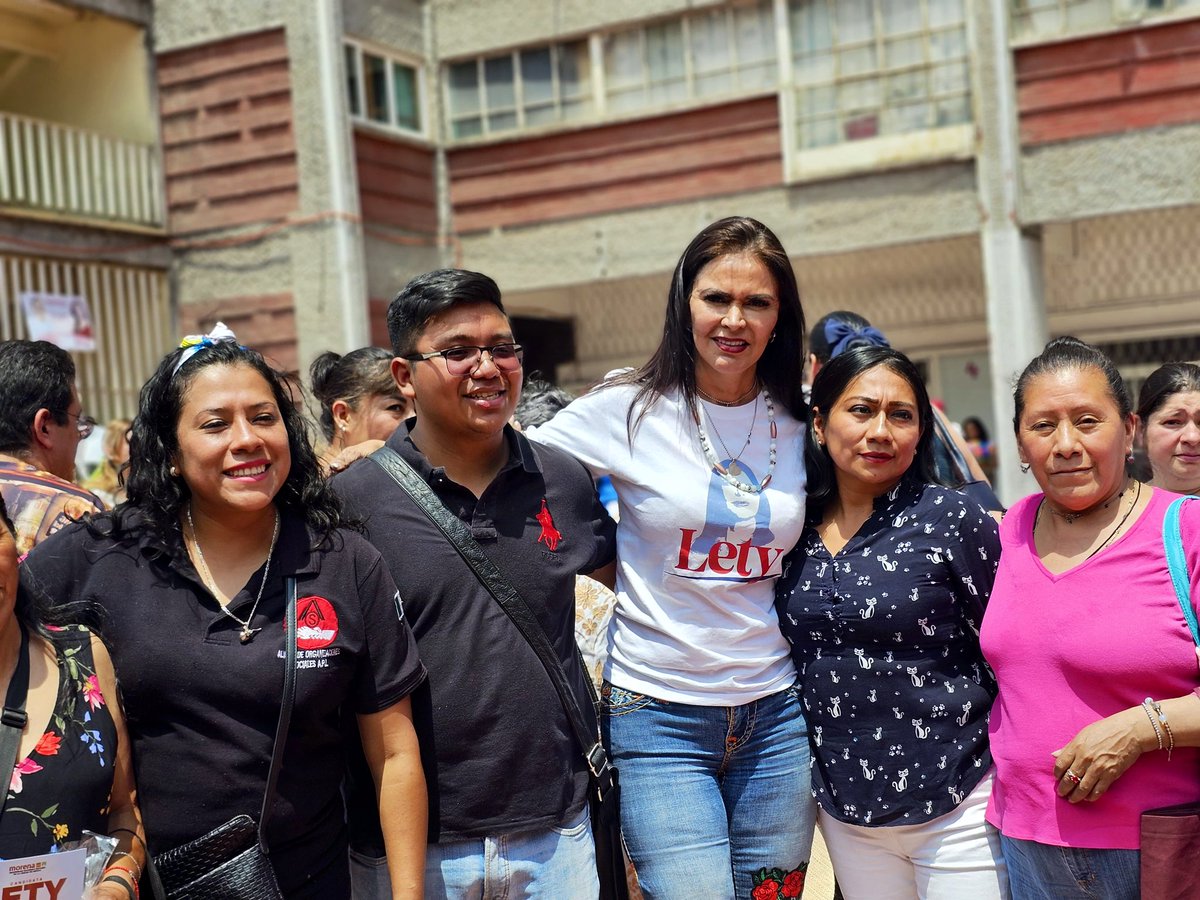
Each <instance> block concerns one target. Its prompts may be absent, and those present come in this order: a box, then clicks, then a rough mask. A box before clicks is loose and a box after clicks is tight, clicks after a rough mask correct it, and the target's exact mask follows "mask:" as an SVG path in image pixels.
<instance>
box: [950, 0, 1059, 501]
mask: <svg viewBox="0 0 1200 900" xmlns="http://www.w3.org/2000/svg"><path fill="white" fill-rule="evenodd" d="M970 6H971V4H968V7H970ZM974 7H975V15H974V16H973V23H974V25H975V32H974V36H973V37H974V46H975V52H974V53H973V54H972V58H973V60H974V63H973V65H974V72H973V75H974V84H975V115H976V123H977V125H978V134H979V143H978V146H977V148H976V156H975V165H976V179H975V181H976V185H977V190H978V193H979V207H980V211H981V213H982V224H981V228H980V242H981V244H982V255H983V274H984V289H985V291H986V292H987V323H988V357H989V361H990V363H991V370H992V390H991V393H992V409H993V412H994V414H995V418H994V421H995V422H996V434H995V435H994V438H995V444H996V447H997V451H998V460H999V464H998V467H997V470H996V492H997V494H999V496H1000V499H1001V500H1002V501H1004V502H1005V503H1012V502H1013V501H1015V500H1017V499H1019V498H1020V497H1022V496H1024V495H1025V494H1028V493H1031V492H1032V491H1034V490H1036V488H1037V485H1036V484H1035V483H1034V481H1033V478H1032V477H1031V476H1029V475H1024V474H1022V473H1021V470H1020V459H1019V458H1018V456H1017V446H1016V441H1015V439H1014V436H1013V429H1012V418H1013V400H1012V389H1013V385H1014V383H1015V382H1016V378H1017V376H1018V375H1019V374H1020V373H1021V370H1022V369H1024V368H1025V366H1026V364H1027V363H1028V362H1029V361H1030V360H1031V359H1033V358H1034V357H1035V356H1037V355H1038V353H1040V352H1041V349H1042V347H1043V346H1044V345H1045V343H1046V339H1047V329H1046V308H1045V302H1044V298H1043V294H1042V279H1041V271H1042V253H1041V239H1040V236H1039V235H1038V234H1036V233H1034V232H1030V231H1027V230H1025V229H1022V228H1021V222H1020V215H1019V210H1020V181H1021V147H1020V142H1019V139H1018V134H1017V103H1016V86H1015V81H1014V76H1013V61H1012V53H1011V52H1010V50H1009V45H1008V7H1009V4H1008V3H1007V2H1006V0H978V2H977V3H975V4H974Z"/></svg>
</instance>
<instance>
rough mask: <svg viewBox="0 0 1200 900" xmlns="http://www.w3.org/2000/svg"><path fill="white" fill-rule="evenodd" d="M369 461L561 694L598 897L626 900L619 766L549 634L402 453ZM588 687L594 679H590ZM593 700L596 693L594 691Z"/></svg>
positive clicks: (387, 452) (384, 453)
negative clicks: (584, 778) (583, 777)
mask: <svg viewBox="0 0 1200 900" xmlns="http://www.w3.org/2000/svg"><path fill="white" fill-rule="evenodd" d="M371 459H372V460H373V461H374V462H375V463H376V464H377V465H378V466H379V467H380V468H381V469H383V470H384V471H385V472H387V474H388V475H390V476H391V477H392V479H393V480H394V481H395V482H396V484H398V485H399V486H400V488H401V490H403V491H404V492H405V493H406V494H407V495H408V496H409V497H411V498H412V500H413V501H414V502H416V504H417V505H418V506H419V507H421V510H422V511H423V512H424V513H425V515H426V516H428V517H429V520H430V521H431V522H433V524H434V525H436V526H437V528H438V530H439V531H441V533H442V534H443V535H444V536H445V538H446V540H447V541H449V542H450V544H451V545H452V546H453V547H454V549H455V550H457V551H458V554H459V555H460V556H461V557H462V558H463V561H464V562H465V563H466V564H467V566H468V567H470V569H471V571H472V572H473V573H474V574H475V577H476V578H478V579H479V582H480V584H482V585H483V586H484V588H486V589H487V591H488V593H489V594H491V595H492V597H493V598H495V600H496V602H497V603H499V604H500V607H501V608H502V609H503V610H504V612H505V613H506V614H507V615H508V617H509V619H511V620H512V622H513V624H514V625H516V626H517V630H518V631H520V632H521V635H522V636H523V637H524V638H525V640H526V641H527V642H528V643H529V646H530V647H532V648H533V651H534V653H536V654H537V656H538V659H539V660H540V661H541V663H542V666H543V667H544V668H545V670H546V674H548V675H549V676H550V681H551V683H552V684H553V685H554V689H555V690H556V691H557V692H558V698H559V700H560V701H561V702H562V705H563V709H564V710H566V713H567V720H568V721H569V722H570V723H571V730H572V731H573V732H574V733H575V740H576V741H577V742H578V744H579V747H580V749H581V751H582V753H583V758H584V760H585V762H586V763H587V768H588V772H589V773H591V779H590V788H591V789H590V790H589V791H588V798H589V800H588V803H589V812H590V814H591V824H592V839H593V841H594V842H595V844H596V871H597V874H598V876H599V879H600V900H628V898H629V885H628V882H627V881H626V876H625V846H624V843H623V841H622V839H621V789H620V783H619V781H618V774H617V770H616V767H615V766H613V765H612V763H610V762H609V759H608V751H606V750H605V749H604V745H603V744H602V743H601V742H600V733H599V730H598V729H597V730H596V731H594V732H591V731H589V729H588V726H587V720H586V719H585V718H584V716H583V711H582V710H581V709H580V708H579V704H578V702H577V701H576V699H575V694H574V692H573V691H572V690H571V686H570V684H569V683H568V681H567V673H566V672H565V671H563V667H562V663H561V662H560V661H559V659H558V655H557V654H556V653H555V652H554V647H553V645H551V643H550V639H549V638H548V637H547V636H546V632H545V631H544V630H543V628H542V626H541V625H540V624H539V623H538V620H537V617H535V616H534V614H533V613H532V612H531V611H530V609H529V607H528V606H527V605H526V604H525V601H524V600H523V599H522V598H521V595H520V594H519V593H517V590H516V588H514V587H513V586H512V584H511V583H510V582H509V581H508V579H507V578H505V577H504V575H503V574H501V572H500V570H499V569H497V568H496V566H495V564H494V563H493V562H492V561H491V560H490V559H488V556H487V554H486V553H484V552H483V549H482V548H481V547H480V546H479V543H478V542H477V541H476V540H475V538H474V536H472V534H471V531H470V529H469V528H468V527H467V526H466V525H465V524H464V523H463V521H462V520H461V519H459V518H458V516H456V515H454V514H453V513H452V512H450V511H449V510H448V509H446V507H445V506H444V505H443V504H442V501H441V500H439V499H438V497H437V495H436V494H434V492H433V491H432V490H431V489H430V487H429V485H428V484H426V483H425V480H424V479H423V478H422V477H421V476H420V475H418V474H417V472H416V470H414V469H413V467H412V466H410V465H409V464H408V463H407V462H405V461H404V460H403V459H402V458H401V457H400V455H399V454H397V453H396V452H395V451H394V450H392V449H391V448H390V447H387V446H384V447H381V448H380V449H379V450H376V451H375V452H374V453H372V454H371ZM586 680H587V683H588V686H589V689H590V688H591V679H586ZM593 702H595V696H594V694H593Z"/></svg>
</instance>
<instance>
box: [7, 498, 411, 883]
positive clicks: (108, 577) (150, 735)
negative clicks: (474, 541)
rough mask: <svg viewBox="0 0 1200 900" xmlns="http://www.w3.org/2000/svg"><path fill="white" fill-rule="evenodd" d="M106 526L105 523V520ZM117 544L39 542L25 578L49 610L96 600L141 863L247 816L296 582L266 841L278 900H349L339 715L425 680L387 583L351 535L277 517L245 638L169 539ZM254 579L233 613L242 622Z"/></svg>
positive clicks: (258, 796) (255, 808)
mask: <svg viewBox="0 0 1200 900" xmlns="http://www.w3.org/2000/svg"><path fill="white" fill-rule="evenodd" d="M105 521H106V519H105V518H103V517H102V518H101V519H100V520H99V522H100V523H101V525H103V523H104V522H105ZM135 534H136V535H137V537H136V539H135V540H132V541H130V542H122V543H118V542H116V541H114V540H112V539H111V538H106V537H98V536H96V535H94V534H92V533H91V532H89V530H88V529H87V527H86V526H85V525H83V524H82V523H81V524H75V525H71V526H68V527H67V528H65V529H63V530H62V531H61V532H60V533H58V534H55V535H53V536H52V537H50V538H49V539H47V540H45V541H44V542H42V543H41V544H39V545H38V546H37V547H36V548H34V551H33V552H32V553H31V554H30V555H29V557H28V558H27V559H26V560H25V562H24V563H23V564H22V565H21V578H22V582H23V583H24V584H25V585H26V586H28V587H30V588H32V589H33V590H34V591H36V592H37V593H39V594H41V595H43V596H45V597H47V598H48V599H49V600H50V601H51V602H55V603H67V602H71V601H75V600H92V601H96V602H98V603H99V604H100V605H101V606H102V607H103V610H104V619H105V621H104V622H103V627H102V633H103V636H104V638H105V641H106V643H107V644H108V646H109V647H110V648H111V650H112V656H113V662H114V663H115V665H116V670H117V674H118V677H119V679H120V683H121V689H122V694H123V697H124V702H125V713H126V719H127V722H128V727H129V734H130V737H131V743H132V747H133V759H134V767H135V773H136V776H137V785H138V796H139V801H140V804H141V809H142V816H143V818H144V820H145V824H146V841H147V843H148V845H149V848H150V851H151V852H152V853H157V852H160V851H163V850H167V849H170V848H172V847H175V846H177V845H179V844H182V843H184V842H186V841H188V840H191V839H193V838H196V837H198V836H200V835H202V834H204V833H205V832H207V831H209V830H210V829H212V828H215V827H216V826H218V825H220V824H221V823H223V822H225V821H227V820H228V819H230V818H231V817H233V816H235V815H238V814H240V813H248V814H249V815H251V816H253V817H254V818H255V819H257V818H258V816H259V813H260V811H261V808H262V799H263V793H264V791H265V788H266V777H267V769H268V766H269V763H270V755H271V747H272V744H273V743H274V739H275V728H276V723H277V721H278V718H279V703H280V696H281V693H282V689H283V664H282V658H283V656H284V640H285V631H284V627H283V614H284V610H285V608H286V598H285V596H284V585H285V578H286V576H289V575H294V576H295V577H296V579H297V594H298V603H297V620H298V622H297V624H298V636H297V645H298V648H299V650H298V655H299V658H298V660H297V673H296V676H297V677H296V702H295V707H294V710H293V713H292V719H291V729H290V731H289V733H288V740H287V748H286V751H285V753H284V756H283V768H282V772H281V774H280V778H279V785H278V789H277V798H276V803H275V808H274V815H273V816H272V817H271V819H270V825H269V826H268V831H267V838H268V842H269V844H270V848H271V861H272V863H273V864H274V866H275V870H276V872H277V874H278V877H279V881H280V885H281V887H282V888H283V890H284V893H285V894H286V895H287V896H288V897H314V898H315V897H322V898H327V897H346V896H349V887H348V871H347V866H346V854H345V848H346V831H345V818H344V807H343V803H342V798H341V795H340V792H339V787H340V783H341V780H342V772H343V769H344V766H345V753H344V749H343V739H342V732H341V729H340V712H341V710H342V708H343V706H345V707H346V708H348V709H351V710H353V711H354V712H357V713H364V714H369V713H374V712H378V711H380V710H383V709H386V708H387V707H389V706H391V705H393V704H395V703H396V702H398V701H399V700H401V699H402V698H403V697H405V696H406V695H408V694H409V693H411V692H412V691H413V690H414V689H415V688H416V687H417V685H418V684H419V683H420V682H421V680H422V678H423V677H424V669H423V667H422V666H421V663H420V660H419V659H418V657H417V652H416V644H415V642H414V640H413V637H412V633H411V632H410V631H409V629H408V626H407V624H406V623H405V622H404V621H403V619H402V616H403V608H402V606H401V605H400V602H399V595H398V594H397V593H396V587H395V585H394V584H393V583H392V579H391V577H390V576H389V575H388V572H387V567H386V566H384V565H383V563H382V560H381V558H380V555H379V553H378V551H376V550H375V548H374V547H372V546H371V545H370V544H368V543H367V542H366V541H365V540H364V539H363V538H362V537H361V536H360V535H357V534H353V533H351V532H347V531H338V532H335V533H334V535H333V537H332V538H331V539H330V541H329V542H327V543H326V544H324V545H322V546H321V547H319V548H317V549H313V547H314V545H315V544H316V543H317V538H316V536H315V535H314V534H313V533H311V532H310V531H309V530H308V529H307V527H306V526H305V524H304V523H303V522H302V521H301V520H299V519H293V518H291V517H288V516H285V517H284V518H283V521H282V523H281V528H280V533H279V541H278V544H277V546H276V548H275V552H274V555H273V558H272V560H271V568H270V573H269V576H268V579H267V585H266V588H265V590H264V593H263V597H262V601H261V602H260V603H259V606H258V610H257V613H256V614H255V616H254V619H253V621H252V622H251V625H252V626H253V627H255V628H262V629H263V630H262V631H261V632H260V633H259V634H257V635H256V636H255V637H254V639H253V640H252V641H251V642H250V643H248V644H242V643H241V642H240V641H239V639H238V632H239V631H240V630H241V625H240V624H238V623H237V622H235V621H234V620H233V619H231V618H229V617H228V616H226V615H223V614H222V613H221V612H220V609H219V607H218V604H217V601H216V600H215V599H214V598H213V596H212V595H211V594H210V593H209V592H208V591H207V590H206V589H205V588H204V586H203V584H202V582H201V581H200V579H199V576H198V575H197V574H196V571H195V569H194V568H193V567H192V565H191V562H190V560H188V558H187V556H186V554H184V553H183V549H182V543H181V541H180V539H179V537H178V536H177V535H176V536H175V540H174V544H175V549H174V550H172V549H171V545H169V544H167V543H165V542H163V541H162V540H161V539H159V538H157V537H156V536H154V535H152V534H151V533H150V532H149V530H148V529H145V528H139V529H137V531H136V532H135ZM261 578H262V573H261V570H260V571H259V572H258V573H256V574H254V575H253V576H251V578H250V580H249V582H248V584H247V588H245V589H243V590H242V591H241V592H240V593H239V594H238V595H237V596H236V597H234V598H233V600H232V602H231V603H230V609H231V610H232V611H233V612H235V613H237V614H238V615H239V616H240V617H241V618H243V619H245V617H246V616H247V615H248V614H249V612H250V609H251V607H252V606H253V604H254V597H255V595H256V594H257V592H258V586H259V584H260V581H261Z"/></svg>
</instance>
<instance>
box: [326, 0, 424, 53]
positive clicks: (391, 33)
mask: <svg viewBox="0 0 1200 900" xmlns="http://www.w3.org/2000/svg"><path fill="white" fill-rule="evenodd" d="M423 15H424V13H423V12H422V10H421V4H420V3H419V2H417V0H342V16H343V20H344V23H345V29H346V34H348V35H351V36H352V37H358V38H363V39H364V40H369V41H371V42H372V43H374V44H379V45H380V46H382V47H387V48H389V49H392V50H398V51H400V52H401V53H406V54H408V55H409V56H413V57H416V58H418V59H419V58H421V57H423V56H424V55H425V32H424V27H423Z"/></svg>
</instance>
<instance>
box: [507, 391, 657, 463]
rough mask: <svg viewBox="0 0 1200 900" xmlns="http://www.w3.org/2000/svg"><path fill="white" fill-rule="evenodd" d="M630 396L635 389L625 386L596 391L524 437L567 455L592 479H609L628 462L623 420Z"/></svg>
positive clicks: (627, 445) (528, 431) (579, 399)
mask: <svg viewBox="0 0 1200 900" xmlns="http://www.w3.org/2000/svg"><path fill="white" fill-rule="evenodd" d="M633 395H634V389H633V388H631V387H627V386H620V387H601V388H598V389H596V390H594V391H592V392H591V393H590V394H585V395H584V396H582V397H580V398H578V399H577V400H574V401H572V402H571V403H570V404H569V405H568V406H566V407H565V408H563V409H561V410H559V411H558V413H557V414H556V415H555V416H554V418H553V419H551V420H550V421H549V422H547V423H545V424H544V425H540V426H538V427H537V428H530V429H528V430H526V432H525V434H526V435H527V436H528V437H529V439H530V440H531V441H537V442H538V443H539V444H545V445H547V446H549V447H557V448H558V449H560V450H564V451H566V452H567V453H570V454H571V455H572V456H574V457H575V458H576V459H577V460H579V461H580V462H581V463H583V464H584V466H586V467H587V470H588V472H590V473H591V475H592V477H593V478H599V477H601V476H602V475H612V474H613V473H614V472H615V471H618V470H619V469H621V467H622V464H623V463H624V462H626V461H628V459H629V455H630V454H629V434H628V431H627V429H626V416H627V414H628V412H629V405H630V403H631V402H632V400H633Z"/></svg>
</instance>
